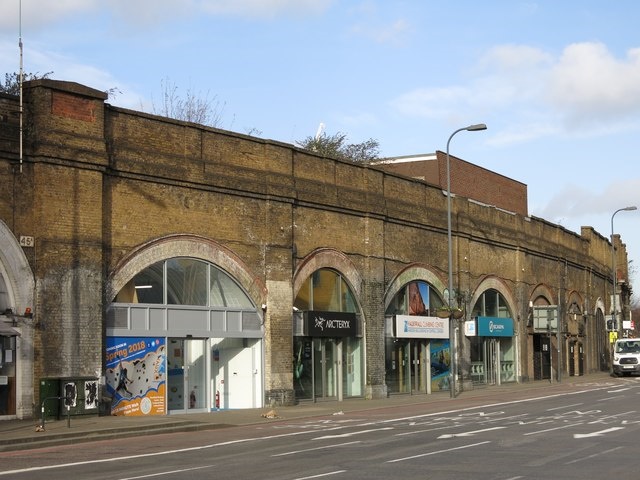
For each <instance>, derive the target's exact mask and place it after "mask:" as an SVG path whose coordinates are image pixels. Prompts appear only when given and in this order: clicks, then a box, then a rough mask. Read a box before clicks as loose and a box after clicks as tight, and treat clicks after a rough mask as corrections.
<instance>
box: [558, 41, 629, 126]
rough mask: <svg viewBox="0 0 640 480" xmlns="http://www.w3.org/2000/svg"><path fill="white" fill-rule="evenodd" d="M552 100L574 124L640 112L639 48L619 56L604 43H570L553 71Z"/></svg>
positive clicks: (608, 120)
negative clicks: (621, 56) (619, 57)
mask: <svg viewBox="0 0 640 480" xmlns="http://www.w3.org/2000/svg"><path fill="white" fill-rule="evenodd" d="M549 100H550V101H551V102H552V104H553V105H554V106H555V107H556V108H558V109H559V110H561V111H564V112H565V114H566V117H567V119H568V121H569V122H570V123H572V124H576V123H578V124H584V123H606V122H610V121H611V120H612V119H613V120H616V119H618V118H620V117H627V116H629V115H632V116H635V115H638V114H640V49H638V48H635V49H631V50H629V51H628V54H627V57H626V58H625V59H617V58H615V57H614V56H613V55H612V54H611V53H610V52H609V51H608V50H607V48H606V46H605V45H603V44H601V43H577V44H573V45H570V46H568V47H567V48H565V50H564V52H563V54H562V56H561V57H560V59H559V60H558V62H557V63H556V65H555V66H554V68H553V69H552V71H551V76H550V82H549Z"/></svg>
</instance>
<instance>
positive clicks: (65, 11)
mask: <svg viewBox="0 0 640 480" xmlns="http://www.w3.org/2000/svg"><path fill="white" fill-rule="evenodd" d="M21 3H22V27H23V34H24V31H26V30H27V29H35V28H39V27H41V26H43V25H49V24H52V23H55V22H57V21H58V20H60V19H62V18H64V17H67V16H69V15H74V14H76V15H77V14H78V13H86V12H90V11H92V10H94V9H96V8H98V7H99V5H100V0H55V1H35V0H23V1H22V2H19V1H18V0H0V12H2V15H0V32H5V33H9V32H11V31H15V32H16V37H17V36H18V33H19V27H20V18H21V16H20V5H21Z"/></svg>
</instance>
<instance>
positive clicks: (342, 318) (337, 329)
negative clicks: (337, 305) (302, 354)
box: [304, 310, 358, 337]
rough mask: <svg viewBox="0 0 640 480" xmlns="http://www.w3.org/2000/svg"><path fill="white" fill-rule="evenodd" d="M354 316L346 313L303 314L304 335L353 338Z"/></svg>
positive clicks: (354, 328)
mask: <svg viewBox="0 0 640 480" xmlns="http://www.w3.org/2000/svg"><path fill="white" fill-rule="evenodd" d="M357 331H358V329H357V328H356V314H355V313H348V312H321V311H315V310H309V311H306V312H304V333H305V335H306V336H308V337H355V336H356V334H357Z"/></svg>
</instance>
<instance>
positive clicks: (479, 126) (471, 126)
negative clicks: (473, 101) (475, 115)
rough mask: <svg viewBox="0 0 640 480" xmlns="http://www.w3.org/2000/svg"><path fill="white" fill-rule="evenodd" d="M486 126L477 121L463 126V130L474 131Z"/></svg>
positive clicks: (484, 128) (483, 128)
mask: <svg viewBox="0 0 640 480" xmlns="http://www.w3.org/2000/svg"><path fill="white" fill-rule="evenodd" d="M486 129H487V126H486V125H485V124H484V123H477V124H475V125H469V126H468V127H467V128H465V130H467V131H469V132H475V131H478V130H486Z"/></svg>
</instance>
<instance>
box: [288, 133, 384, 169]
mask: <svg viewBox="0 0 640 480" xmlns="http://www.w3.org/2000/svg"><path fill="white" fill-rule="evenodd" d="M296 145H298V146H299V147H300V148H303V149H304V150H309V151H311V152H315V153H317V154H319V155H322V156H324V157H332V158H338V159H340V160H349V161H352V162H355V163H364V164H366V163H371V162H372V161H374V160H377V159H378V158H379V154H380V143H379V142H378V141H377V140H374V139H373V138H370V139H369V140H367V141H365V142H362V143H347V135H346V134H345V133H342V132H338V133H335V134H333V135H327V134H326V133H324V132H322V133H321V134H319V135H316V136H315V137H311V136H309V137H307V138H305V139H304V140H300V141H297V142H296Z"/></svg>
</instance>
